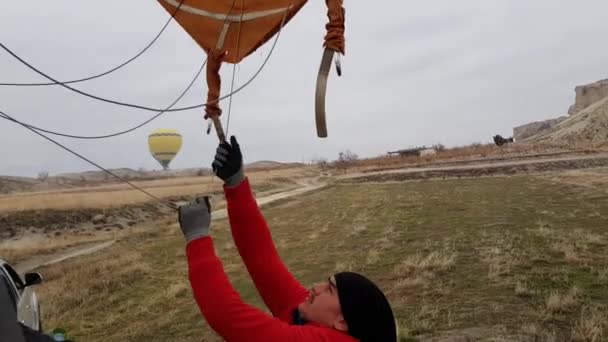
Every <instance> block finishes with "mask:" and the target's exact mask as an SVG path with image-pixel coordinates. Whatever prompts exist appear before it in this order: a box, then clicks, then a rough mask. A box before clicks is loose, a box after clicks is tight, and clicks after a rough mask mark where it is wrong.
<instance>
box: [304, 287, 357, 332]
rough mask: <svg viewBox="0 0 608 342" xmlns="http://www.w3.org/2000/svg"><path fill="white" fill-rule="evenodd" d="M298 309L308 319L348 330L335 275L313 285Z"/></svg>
mask: <svg viewBox="0 0 608 342" xmlns="http://www.w3.org/2000/svg"><path fill="white" fill-rule="evenodd" d="M298 309H299V310H300V314H301V315H302V317H303V318H304V319H306V320H308V321H311V322H314V323H317V324H320V325H323V326H327V327H331V328H334V329H337V330H341V331H347V330H348V328H347V327H346V322H345V321H344V316H342V310H341V309H340V299H339V298H338V288H337V287H336V280H335V279H334V277H330V278H329V279H327V281H325V282H322V283H318V284H315V285H314V286H313V287H311V288H310V290H309V293H308V297H307V298H306V300H305V301H304V302H303V303H301V304H300V305H299V307H298Z"/></svg>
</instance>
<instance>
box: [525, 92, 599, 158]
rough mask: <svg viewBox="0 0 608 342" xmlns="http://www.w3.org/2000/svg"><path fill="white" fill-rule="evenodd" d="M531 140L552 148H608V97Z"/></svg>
mask: <svg viewBox="0 0 608 342" xmlns="http://www.w3.org/2000/svg"><path fill="white" fill-rule="evenodd" d="M529 140H530V141H531V142H537V143H543V144H548V145H552V146H563V147H573V148H592V149H595V148H602V149H603V148H608V97H606V98H604V99H602V100H600V101H597V102H595V103H594V104H592V105H590V106H588V107H586V108H585V109H583V110H582V111H580V112H578V113H576V114H575V115H572V116H570V117H569V118H568V119H566V120H564V121H562V122H560V123H559V124H557V125H555V126H553V127H552V128H550V129H548V130H544V131H542V132H540V133H538V134H537V135H535V136H533V137H531V138H530V139H529Z"/></svg>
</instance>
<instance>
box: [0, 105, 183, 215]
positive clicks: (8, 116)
mask: <svg viewBox="0 0 608 342" xmlns="http://www.w3.org/2000/svg"><path fill="white" fill-rule="evenodd" d="M0 117H4V118H6V119H8V120H9V121H12V122H14V123H17V124H19V125H21V126H23V127H25V128H27V129H29V130H30V131H32V132H34V133H36V134H38V135H39V136H41V137H43V138H44V139H46V140H48V141H50V142H52V143H53V144H55V145H57V146H59V147H61V148H62V149H64V150H66V151H68V152H70V153H71V154H73V155H75V156H76V157H78V158H80V159H82V160H84V161H86V162H87V163H89V164H91V165H93V166H95V167H97V168H99V169H100V170H102V171H104V172H106V173H107V174H109V175H111V176H113V177H115V178H116V179H118V180H120V181H122V182H124V183H126V184H128V185H130V186H131V187H133V188H134V189H137V190H139V191H141V192H142V193H144V194H146V195H148V196H150V197H151V198H153V199H155V200H157V201H159V202H160V203H162V204H164V205H166V206H168V207H169V208H171V209H173V210H177V207H176V206H175V205H173V204H172V203H168V202H165V201H163V200H162V199H160V198H158V197H156V196H154V195H152V194H151V193H149V192H147V191H146V190H144V189H142V188H140V187H138V186H137V185H135V184H133V183H131V182H129V181H128V180H126V179H124V178H122V177H120V176H119V175H117V174H115V173H114V172H112V171H110V170H108V169H106V168H104V167H103V166H101V165H99V164H97V163H95V162H94V161H91V160H90V159H87V158H86V157H84V156H82V155H81V154H78V153H77V152H75V151H73V150H72V149H70V148H69V147H66V146H64V145H62V144H60V143H58V142H57V141H55V140H53V139H51V138H49V137H47V136H46V135H44V134H42V133H40V132H38V131H36V130H35V129H33V128H30V127H27V126H26V125H24V124H23V123H21V122H20V121H19V120H17V119H15V118H13V117H12V116H10V115H8V114H6V113H5V112H3V111H1V110H0Z"/></svg>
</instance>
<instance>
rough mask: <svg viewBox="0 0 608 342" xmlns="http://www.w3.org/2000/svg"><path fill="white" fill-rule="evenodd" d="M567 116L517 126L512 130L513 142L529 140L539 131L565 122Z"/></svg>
mask: <svg viewBox="0 0 608 342" xmlns="http://www.w3.org/2000/svg"><path fill="white" fill-rule="evenodd" d="M567 118H568V117H567V116H561V117H559V118H557V119H549V120H545V121H534V122H531V123H529V124H525V125H521V126H517V127H515V128H513V138H515V141H520V140H523V139H526V138H529V137H531V136H533V135H535V134H538V133H539V132H541V131H544V130H547V129H549V128H551V127H553V126H555V125H557V124H559V123H560V122H562V121H564V120H566V119H567Z"/></svg>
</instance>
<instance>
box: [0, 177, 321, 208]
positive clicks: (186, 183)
mask: <svg viewBox="0 0 608 342" xmlns="http://www.w3.org/2000/svg"><path fill="white" fill-rule="evenodd" d="M317 174H318V172H317V171H316V170H314V169H312V168H291V169H276V170H256V171H252V172H250V173H248V175H249V177H250V178H251V180H252V182H253V183H255V184H256V185H257V186H258V189H259V191H267V190H269V189H272V188H277V187H286V186H288V185H290V184H291V185H292V186H293V185H295V184H296V183H295V181H294V180H297V179H300V178H306V177H312V176H315V175H317ZM133 184H135V185H137V186H139V187H141V188H143V189H145V190H146V191H148V192H150V193H151V194H153V195H154V196H157V197H160V198H168V197H176V196H177V197H179V196H190V195H194V194H200V193H204V192H217V191H220V190H221V184H222V183H221V181H218V180H217V178H211V177H210V176H201V177H183V178H170V179H162V180H151V181H134V182H133ZM149 200H150V198H149V197H148V196H147V195H145V194H144V193H142V192H140V191H139V190H136V189H133V188H131V187H130V186H128V185H126V184H112V185H102V186H95V187H83V188H76V189H69V190H61V191H49V192H33V193H31V192H28V193H20V194H10V195H0V214H1V213H6V212H15V211H23V210H37V209H82V208H110V207H119V206H124V205H130V204H138V203H144V202H147V201H149Z"/></svg>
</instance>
